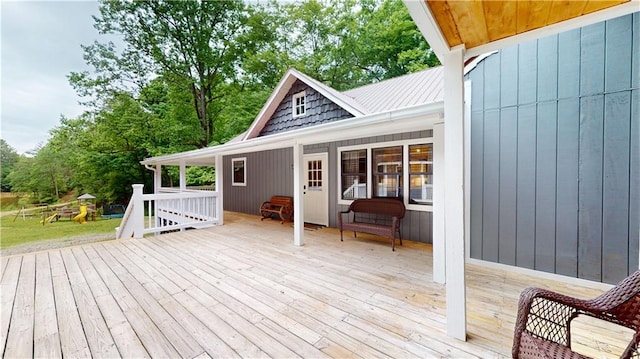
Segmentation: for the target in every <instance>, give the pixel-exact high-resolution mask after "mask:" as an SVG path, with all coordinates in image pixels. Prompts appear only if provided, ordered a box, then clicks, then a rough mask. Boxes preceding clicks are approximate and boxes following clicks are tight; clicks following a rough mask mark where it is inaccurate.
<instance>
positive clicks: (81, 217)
mask: <svg viewBox="0 0 640 359" xmlns="http://www.w3.org/2000/svg"><path fill="white" fill-rule="evenodd" d="M73 220H74V221H76V222H78V223H80V224H82V223H87V206H86V205H82V206H80V213H78V215H77V216H75V217H73Z"/></svg>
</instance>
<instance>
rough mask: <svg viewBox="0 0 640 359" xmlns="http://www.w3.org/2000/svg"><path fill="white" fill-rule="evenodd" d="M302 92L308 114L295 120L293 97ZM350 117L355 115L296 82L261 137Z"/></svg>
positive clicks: (301, 83) (298, 81)
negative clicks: (303, 92) (293, 115)
mask: <svg viewBox="0 0 640 359" xmlns="http://www.w3.org/2000/svg"><path fill="white" fill-rule="evenodd" d="M301 91H305V95H306V96H305V97H306V100H305V101H306V114H305V115H302V116H299V117H296V118H293V117H292V102H291V97H292V96H293V95H294V94H296V93H299V92H301ZM350 117H353V115H351V114H350V113H349V112H347V111H346V110H344V109H343V108H341V107H340V106H338V105H336V104H335V103H333V102H332V101H330V100H329V99H327V98H326V97H324V96H322V94H320V93H319V92H318V91H316V90H315V89H313V88H312V87H309V86H307V85H306V84H305V83H304V82H302V81H300V80H296V82H294V84H293V85H292V86H291V89H290V90H289V92H288V93H287V95H286V96H285V97H284V100H282V102H281V103H280V104H279V105H278V108H277V109H276V110H275V112H274V113H273V115H272V116H271V118H270V119H269V120H268V121H267V123H266V124H265V126H264V128H263V129H262V131H261V132H260V136H266V135H271V134H274V133H278V132H284V131H290V130H294V129H297V128H304V127H310V126H316V125H319V124H322V123H326V122H332V121H338V120H343V119H345V118H350Z"/></svg>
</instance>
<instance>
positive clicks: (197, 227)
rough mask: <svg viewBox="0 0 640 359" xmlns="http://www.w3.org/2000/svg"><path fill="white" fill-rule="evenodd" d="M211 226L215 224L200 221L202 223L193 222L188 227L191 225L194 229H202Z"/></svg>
mask: <svg viewBox="0 0 640 359" xmlns="http://www.w3.org/2000/svg"><path fill="white" fill-rule="evenodd" d="M213 226H215V224H211V223H202V224H194V225H191V226H190V227H193V228H195V229H203V228H211V227H213Z"/></svg>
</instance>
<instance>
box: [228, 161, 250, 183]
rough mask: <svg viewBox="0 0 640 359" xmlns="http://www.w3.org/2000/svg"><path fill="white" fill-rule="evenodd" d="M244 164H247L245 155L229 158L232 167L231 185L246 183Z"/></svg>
mask: <svg viewBox="0 0 640 359" xmlns="http://www.w3.org/2000/svg"><path fill="white" fill-rule="evenodd" d="M246 165H247V158H246V157H242V158H233V159H231V167H232V168H233V173H232V177H231V185H232V186H246V185H247V173H246Z"/></svg>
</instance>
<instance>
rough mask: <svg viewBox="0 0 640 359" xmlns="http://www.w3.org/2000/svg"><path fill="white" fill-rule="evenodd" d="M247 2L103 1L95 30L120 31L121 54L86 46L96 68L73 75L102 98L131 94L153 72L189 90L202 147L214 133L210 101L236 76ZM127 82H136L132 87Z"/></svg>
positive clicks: (79, 85) (87, 91)
mask: <svg viewBox="0 0 640 359" xmlns="http://www.w3.org/2000/svg"><path fill="white" fill-rule="evenodd" d="M243 9H244V6H243V4H242V2H240V1H238V0H226V1H124V0H122V1H102V2H101V4H100V16H99V17H96V18H95V21H96V22H95V26H96V28H97V29H98V30H99V31H100V32H101V33H104V34H118V35H122V39H123V41H124V43H125V46H126V48H125V49H124V51H123V52H122V53H121V54H118V53H117V52H116V49H115V46H113V44H99V43H94V44H93V45H90V46H86V47H84V50H85V59H86V60H87V61H88V63H90V64H92V65H93V66H94V67H95V69H96V72H97V74H98V75H97V76H96V77H93V78H92V77H91V76H89V74H88V73H72V74H71V76H70V80H71V82H72V83H73V84H74V86H75V87H76V88H77V89H78V91H79V92H80V93H81V94H87V95H88V94H93V95H96V96H100V95H102V96H104V95H106V94H107V93H109V92H111V91H113V90H114V88H117V89H118V90H120V91H125V92H129V93H133V91H136V90H137V91H139V90H141V89H142V87H143V86H144V85H146V84H147V83H148V80H149V78H150V77H153V75H152V74H155V75H156V76H157V75H159V76H163V77H164V78H165V80H166V81H169V82H173V83H175V84H178V85H180V86H186V87H187V88H188V89H189V92H190V96H191V99H190V100H191V103H192V106H193V108H194V110H195V114H196V118H197V120H198V123H199V128H200V135H199V136H198V137H197V141H198V146H199V147H206V146H207V145H208V144H209V142H210V141H211V139H212V138H213V136H214V134H215V129H214V119H213V117H214V116H215V113H214V112H212V111H211V110H210V105H211V104H212V103H213V102H215V101H216V100H218V99H219V98H220V97H222V96H223V93H222V92H220V87H221V86H222V85H223V84H224V83H225V82H227V81H228V80H229V79H231V78H233V76H234V74H235V71H236V70H237V66H236V65H237V64H238V61H237V59H238V58H239V57H240V56H241V55H242V52H243V51H242V46H239V45H240V44H238V42H237V41H236V38H237V37H238V36H239V35H240V34H241V33H242V32H243V31H244V29H245V27H244V26H243V24H244V12H243ZM128 84H135V86H133V87H131V86H130V85H128Z"/></svg>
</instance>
